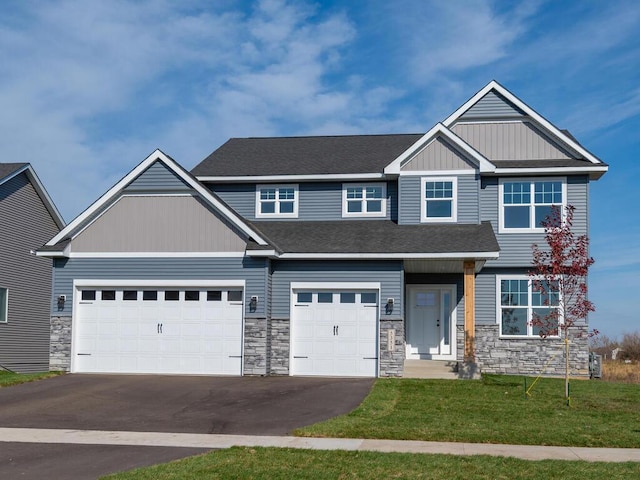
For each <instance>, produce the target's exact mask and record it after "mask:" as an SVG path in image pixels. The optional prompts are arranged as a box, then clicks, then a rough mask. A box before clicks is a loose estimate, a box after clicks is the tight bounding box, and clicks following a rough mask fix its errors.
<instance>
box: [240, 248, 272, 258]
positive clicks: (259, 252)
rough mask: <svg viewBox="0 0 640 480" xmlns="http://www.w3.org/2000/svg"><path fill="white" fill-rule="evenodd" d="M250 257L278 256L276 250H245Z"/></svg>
mask: <svg viewBox="0 0 640 480" xmlns="http://www.w3.org/2000/svg"><path fill="white" fill-rule="evenodd" d="M245 253H246V254H247V256H248V257H277V256H278V253H277V252H276V251H275V250H247V251H246V252H245Z"/></svg>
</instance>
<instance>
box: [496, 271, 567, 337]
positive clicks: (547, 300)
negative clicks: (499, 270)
mask: <svg viewBox="0 0 640 480" xmlns="http://www.w3.org/2000/svg"><path fill="white" fill-rule="evenodd" d="M535 283H536V282H534V281H533V280H531V279H530V278H527V277H513V276H507V277H498V279H497V289H498V301H497V304H498V321H499V323H500V335H501V336H507V337H511V336H514V337H539V336H540V330H541V327H540V326H539V325H534V324H533V323H534V322H533V320H534V319H535V318H538V319H543V320H544V323H545V327H546V331H547V333H549V331H550V330H554V329H555V330H556V332H551V333H553V335H548V336H557V328H558V325H557V322H558V320H557V319H558V304H559V299H560V294H559V292H558V287H557V285H549V284H548V283H546V282H541V283H540V285H541V286H542V287H543V288H537V287H536V285H535Z"/></svg>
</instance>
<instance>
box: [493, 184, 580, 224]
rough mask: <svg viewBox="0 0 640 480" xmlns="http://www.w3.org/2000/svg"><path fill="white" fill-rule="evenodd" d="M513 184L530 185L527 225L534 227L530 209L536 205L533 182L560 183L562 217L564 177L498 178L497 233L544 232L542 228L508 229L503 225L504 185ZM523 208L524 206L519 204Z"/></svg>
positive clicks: (532, 210) (533, 209) (565, 192)
mask: <svg viewBox="0 0 640 480" xmlns="http://www.w3.org/2000/svg"><path fill="white" fill-rule="evenodd" d="M513 182H521V183H526V182H529V183H530V184H531V203H529V204H528V206H529V224H530V225H535V208H532V207H534V206H535V205H536V203H535V198H534V195H535V193H534V190H533V184H534V183H535V182H561V183H562V204H561V206H560V209H561V212H562V214H563V215H564V210H565V207H566V205H567V178H566V177H525V178H522V177H513V178H511V177H509V178H500V179H499V180H498V222H499V223H498V233H539V232H544V228H537V227H533V226H532V227H528V228H508V227H505V225H504V207H505V203H504V184H505V183H513ZM520 205H522V206H525V204H520Z"/></svg>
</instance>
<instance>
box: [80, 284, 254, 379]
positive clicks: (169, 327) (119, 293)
mask: <svg viewBox="0 0 640 480" xmlns="http://www.w3.org/2000/svg"><path fill="white" fill-rule="evenodd" d="M76 295H78V301H77V303H76V311H75V315H74V317H75V323H74V335H73V337H74V345H73V365H72V370H73V371H75V372H94V373H167V374H176V373H182V374H219V375H241V374H242V309H243V306H242V305H243V301H242V300H243V290H242V288H197V287H189V288H172V287H166V288H157V287H156V288H151V287H124V288H117V287H99V286H95V287H94V286H90V287H81V288H78V289H77V290H76Z"/></svg>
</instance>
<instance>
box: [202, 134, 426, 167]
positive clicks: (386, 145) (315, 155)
mask: <svg viewBox="0 0 640 480" xmlns="http://www.w3.org/2000/svg"><path fill="white" fill-rule="evenodd" d="M421 136H422V135H421V134H402V135H346V136H330V137H274V138H232V139H230V140H229V141H227V142H226V143H225V144H224V145H222V146H221V147H220V148H218V149H217V150H215V151H214V152H213V153H212V154H211V155H209V156H208V157H207V158H205V159H204V160H203V161H202V162H200V164H198V165H197V166H196V167H195V168H194V169H193V170H192V171H191V173H192V174H193V175H195V176H196V177H208V176H216V177H225V176H245V175H331V174H364V173H382V171H383V170H384V167H386V166H387V165H388V164H389V163H390V162H391V161H393V159H395V158H396V157H398V156H399V155H400V154H401V153H402V152H404V151H405V150H406V149H407V148H409V147H410V146H411V145H413V143H415V142H416V141H417V140H418V139H420V138H421Z"/></svg>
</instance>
